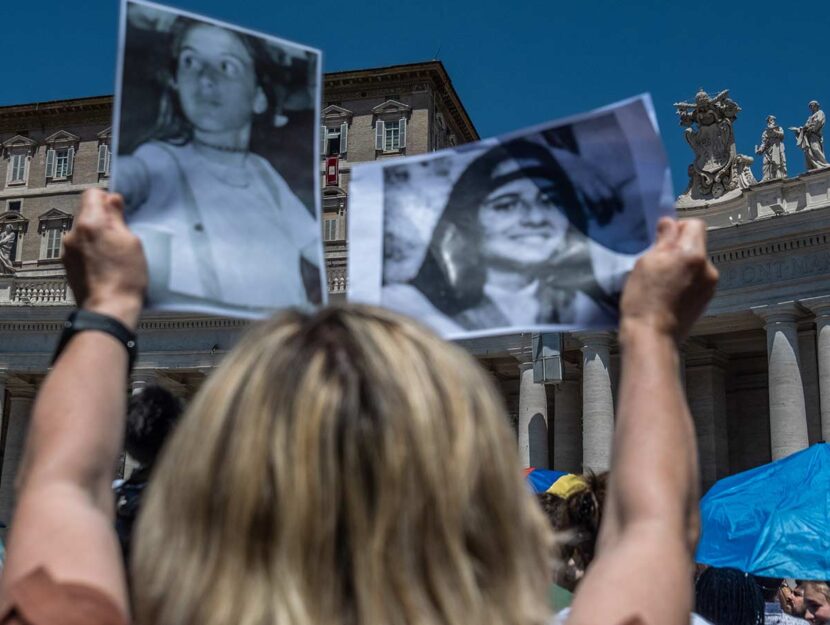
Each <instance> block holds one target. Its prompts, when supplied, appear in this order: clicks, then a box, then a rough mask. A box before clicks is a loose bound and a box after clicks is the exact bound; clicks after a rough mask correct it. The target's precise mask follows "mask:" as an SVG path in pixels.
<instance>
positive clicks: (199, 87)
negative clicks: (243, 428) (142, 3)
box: [116, 17, 321, 309]
mask: <svg viewBox="0 0 830 625" xmlns="http://www.w3.org/2000/svg"><path fill="white" fill-rule="evenodd" d="M170 39H171V41H172V43H171V54H170V58H171V61H170V63H171V66H170V68H169V69H168V70H167V76H166V79H165V80H164V81H163V82H164V92H163V95H162V102H161V105H160V107H159V111H160V112H159V120H158V122H157V124H156V127H155V128H154V129H153V131H152V132H151V133H150V138H149V140H148V141H146V142H145V143H143V144H142V145H140V146H139V147H138V148H137V149H136V150H135V152H134V153H133V154H132V155H125V156H119V158H118V162H117V167H118V169H117V178H116V184H117V187H118V190H119V192H121V193H122V194H123V195H124V198H125V201H126V208H127V213H128V217H129V221H130V225H131V227H132V228H133V229H134V230H135V231H136V232H137V233H138V234H139V236H140V237H141V239H142V241H143V243H144V245H145V247H146V248H147V250H149V253H148V262H150V263H151V271H150V276H151V278H152V280H153V282H152V283H151V284H150V287H151V288H150V297H151V299H152V300H154V301H158V302H161V303H164V304H168V305H174V306H175V305H185V306H187V305H188V304H189V305H190V308H191V309H192V306H193V305H194V304H196V305H200V304H203V305H211V304H214V305H215V304H218V303H221V304H223V305H224V306H226V307H228V306H238V307H240V308H241V309H244V308H246V307H247V308H254V309H257V308H273V307H279V306H290V305H302V304H306V303H308V302H311V303H320V301H321V300H320V297H319V296H320V293H319V292H320V274H319V263H320V260H319V255H320V249H319V240H320V227H319V225H318V223H317V221H316V220H315V218H314V215H313V214H312V212H311V211H310V210H309V209H308V208H307V207H306V206H305V205H304V204H303V203H302V202H301V201H300V200H299V198H297V196H296V195H295V194H294V193H293V192H292V190H291V189H290V187H289V185H288V184H287V183H286V181H285V180H284V179H283V178H282V176H280V174H279V173H278V172H277V171H276V170H275V169H274V168H273V167H272V166H271V164H270V163H269V162H268V161H267V160H266V159H265V158H263V157H262V156H260V155H258V154H255V153H254V152H251V150H250V143H251V136H252V132H253V127H254V126H253V125H254V121H255V119H259V118H263V119H265V120H269V119H272V118H273V116H274V109H275V105H274V103H273V100H274V98H275V97H276V90H275V85H274V80H275V78H276V77H277V75H278V73H279V71H280V68H279V66H277V65H276V64H275V63H273V62H272V61H271V60H270V56H269V54H268V52H267V51H266V50H265V49H264V46H263V43H262V42H261V40H259V39H257V38H256V37H252V36H249V35H246V34H243V33H239V32H236V31H233V30H230V29H227V28H222V27H219V26H215V25H212V24H206V23H203V22H198V21H195V20H192V19H189V18H185V17H179V18H177V19H176V20H175V22H173V24H172V26H171V27H170ZM266 123H268V122H266ZM272 128H273V127H272ZM229 207H238V208H236V209H231V208H229ZM252 227H253V228H255V229H256V231H257V232H259V233H260V236H257V237H252V236H251V228H252ZM242 249H244V250H245V254H244V255H243V256H240V254H239V250H242ZM266 267H267V270H266Z"/></svg>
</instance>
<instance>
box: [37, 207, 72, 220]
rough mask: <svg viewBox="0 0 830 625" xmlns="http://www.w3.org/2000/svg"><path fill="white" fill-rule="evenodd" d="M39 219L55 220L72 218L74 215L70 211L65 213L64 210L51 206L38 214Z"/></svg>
mask: <svg viewBox="0 0 830 625" xmlns="http://www.w3.org/2000/svg"><path fill="white" fill-rule="evenodd" d="M37 218H38V219H40V220H41V221H48V220H55V219H72V215H71V214H69V213H65V212H64V211H62V210H60V209H57V208H50V209H49V210H48V211H46V212H45V213H43V214H41V215H38V216H37Z"/></svg>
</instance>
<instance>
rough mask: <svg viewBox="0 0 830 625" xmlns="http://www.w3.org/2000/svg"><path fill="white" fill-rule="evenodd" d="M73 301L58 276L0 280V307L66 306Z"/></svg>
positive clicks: (61, 278) (63, 282) (66, 287)
mask: <svg viewBox="0 0 830 625" xmlns="http://www.w3.org/2000/svg"><path fill="white" fill-rule="evenodd" d="M73 301H74V300H73V298H72V292H71V290H70V289H69V287H68V285H67V283H66V278H63V277H60V276H50V277H43V278H35V277H32V278H18V277H16V276H15V277H7V278H3V279H0V306H66V305H69V304H72V303H73Z"/></svg>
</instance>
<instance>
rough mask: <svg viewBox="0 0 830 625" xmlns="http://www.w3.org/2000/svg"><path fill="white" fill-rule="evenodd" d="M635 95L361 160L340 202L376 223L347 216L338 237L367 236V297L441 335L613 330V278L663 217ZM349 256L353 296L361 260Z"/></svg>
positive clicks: (616, 287) (660, 174) (647, 130)
mask: <svg viewBox="0 0 830 625" xmlns="http://www.w3.org/2000/svg"><path fill="white" fill-rule="evenodd" d="M645 104H646V103H645V102H644V101H641V100H635V101H634V102H633V103H631V104H629V105H628V107H627V108H623V109H621V110H607V111H602V112H599V113H597V114H593V115H590V116H586V117H585V118H584V119H581V120H577V121H574V122H569V123H558V124H551V125H548V126H547V127H542V128H535V129H532V130H530V131H527V132H523V133H520V134H515V135H511V136H507V137H503V138H500V139H498V140H489V141H482V142H480V143H478V144H473V145H471V146H464V147H463V148H457V149H454V150H449V151H446V152H443V153H437V154H435V155H430V156H428V157H423V158H419V159H417V160H413V159H410V160H408V161H407V162H403V163H388V164H386V163H385V164H382V165H380V166H378V165H368V166H363V167H362V168H361V170H360V171H358V172H356V173H355V176H354V179H353V181H352V201H353V203H358V202H361V206H362V208H363V209H364V210H365V206H363V204H367V205H368V206H370V207H372V206H374V207H375V208H374V209H370V211H369V212H370V213H371V214H372V215H377V219H378V220H379V224H378V225H379V226H380V227H379V228H375V227H374V225H373V224H369V223H368V220H369V219H370V218H369V217H367V216H362V217H355V219H356V220H357V223H356V224H353V228H352V231H351V232H352V237H351V241H352V245H357V244H358V242H359V241H361V239H365V237H366V235H367V234H370V235H371V234H372V233H376V234H375V235H374V236H380V238H381V240H380V242H379V246H378V247H379V253H380V254H379V255H380V263H381V266H382V270H381V274H380V276H378V277H379V278H380V288H379V290H378V291H376V298H375V301H374V303H380V304H381V305H383V306H385V307H388V308H391V309H394V310H398V311H400V312H404V313H406V314H409V315H412V316H414V317H416V318H418V319H420V320H421V321H423V322H424V323H426V324H427V325H429V326H431V327H432V328H433V329H435V330H437V331H439V332H440V333H441V334H443V335H445V336H448V337H464V336H480V335H485V334H499V333H507V332H514V331H533V330H534V329H543V328H548V329H571V330H572V329H577V328H611V327H613V326H615V325H616V324H617V321H618V305H619V297H620V293H621V291H622V285H623V283H624V280H625V277H626V275H627V273H628V272H629V271H630V270H631V268H632V267H633V264H634V262H636V259H637V258H638V256H639V254H641V253H642V252H643V251H644V250H645V249H646V248H647V247H648V246H649V245H650V243H651V241H652V239H653V235H654V225H655V224H656V220H657V218H658V217H659V215H660V214H669V213H670V212H671V205H670V203H668V205H667V203H666V202H663V203H662V204H661V201H660V199H661V195H663V189H660V188H652V189H646V188H644V186H643V185H642V181H643V179H644V177H643V176H642V175H641V174H642V173H643V168H644V167H645V168H647V169H649V170H650V172H651V173H650V174H649V175H648V177H647V179H648V180H654V179H656V180H659V181H663V180H664V178H665V176H664V173H665V171H667V168H666V164H665V160H664V159H663V161H662V168H661V166H660V158H659V156H660V155H661V154H662V148H661V147H660V144H659V136H658V135H657V134H656V132H655V131H654V129H653V126H652V125H651V123H650V121H649V116H648V109H647V107H646V106H645ZM635 120H636V122H639V127H638V128H633V127H632V123H635ZM635 125H636V123H635ZM632 131H633V132H635V133H637V134H638V135H639V139H638V141H637V142H636V143H637V146H638V147H640V148H641V147H642V145H643V142H644V141H649V142H650V145H651V147H652V148H656V150H657V151H656V154H657V155H658V158H657V159H656V162H655V158H654V154H655V152H654V151H653V150H652V151H651V152H646V153H644V154H640V153H635V150H637V149H638V147H632V145H633V143H634V142H632V141H631V134H630V133H631V132H632ZM655 165H657V167H656V168H655ZM356 169H357V168H356ZM654 172H656V173H657V176H656V178H655V176H654V175H653V174H654ZM658 186H659V185H658ZM373 198H374V200H373ZM647 207H648V209H647ZM378 208H380V210H379V212H378V211H377V209H378ZM655 209H656V210H655ZM381 215H382V216H381ZM361 220H362V221H361ZM366 226H368V227H366ZM370 238H371V236H370ZM369 247H371V244H370V245H369ZM350 262H353V263H355V264H356V266H354V267H352V269H353V270H352V271H351V272H350V279H351V280H352V282H353V283H355V282H357V284H356V285H355V286H356V287H357V288H356V291H357V299H363V297H362V296H361V291H360V290H361V289H362V288H363V287H364V286H366V284H365V283H366V277H365V276H362V275H358V271H359V266H360V264H361V262H362V261H361V260H360V259H356V260H355V259H354V257H350ZM364 294H365V292H364Z"/></svg>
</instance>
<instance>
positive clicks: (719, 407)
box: [686, 348, 729, 492]
mask: <svg viewBox="0 0 830 625" xmlns="http://www.w3.org/2000/svg"><path fill="white" fill-rule="evenodd" d="M686 358H687V361H686V362H687V367H688V368H687V370H686V388H687V397H688V402H689V410H690V411H691V413H692V417H693V418H694V422H695V431H696V433H697V451H698V458H699V460H700V481H701V486H702V492H706V490H708V488H709V487H710V486H712V484H714V483H715V482H716V481H717V480H719V479H720V478H722V477H725V476H726V475H728V474H729V447H728V436H729V435H728V428H727V423H726V380H725V378H726V371H725V369H726V364H727V358H726V356H725V355H724V354H722V353H720V352H719V351H717V350H714V349H706V348H700V349H696V350H694V351H690V352H689V353H688V354H687V356H686Z"/></svg>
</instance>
